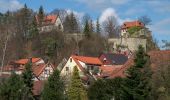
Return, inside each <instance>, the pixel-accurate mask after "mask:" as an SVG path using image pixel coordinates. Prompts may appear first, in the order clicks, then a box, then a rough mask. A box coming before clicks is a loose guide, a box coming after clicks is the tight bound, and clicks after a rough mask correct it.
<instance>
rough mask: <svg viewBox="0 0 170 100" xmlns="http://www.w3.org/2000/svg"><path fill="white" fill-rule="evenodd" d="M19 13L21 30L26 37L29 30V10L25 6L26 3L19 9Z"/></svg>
mask: <svg viewBox="0 0 170 100" xmlns="http://www.w3.org/2000/svg"><path fill="white" fill-rule="evenodd" d="M20 13H21V24H22V30H23V33H24V37H26V38H27V36H28V35H29V34H28V30H29V26H30V23H29V22H30V17H31V13H30V11H29V9H28V8H27V5H26V4H25V5H24V8H22V9H21V11H20Z"/></svg>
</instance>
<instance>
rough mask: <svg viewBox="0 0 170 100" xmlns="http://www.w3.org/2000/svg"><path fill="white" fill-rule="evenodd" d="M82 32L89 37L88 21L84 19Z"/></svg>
mask: <svg viewBox="0 0 170 100" xmlns="http://www.w3.org/2000/svg"><path fill="white" fill-rule="evenodd" d="M84 34H85V36H86V37H87V38H89V37H90V27H89V21H88V20H86V21H85V26H84Z"/></svg>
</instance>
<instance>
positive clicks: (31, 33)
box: [29, 17, 39, 39]
mask: <svg viewBox="0 0 170 100" xmlns="http://www.w3.org/2000/svg"><path fill="white" fill-rule="evenodd" d="M38 34H39V32H38V28H37V22H36V18H35V17H33V20H32V23H31V25H30V29H29V38H30V39H33V38H36V37H37V35H38Z"/></svg>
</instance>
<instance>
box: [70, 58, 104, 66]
mask: <svg viewBox="0 0 170 100" xmlns="http://www.w3.org/2000/svg"><path fill="white" fill-rule="evenodd" d="M72 57H73V58H74V59H77V60H79V61H81V62H84V63H86V64H94V65H102V62H101V61H100V59H99V58H97V57H85V56H72Z"/></svg>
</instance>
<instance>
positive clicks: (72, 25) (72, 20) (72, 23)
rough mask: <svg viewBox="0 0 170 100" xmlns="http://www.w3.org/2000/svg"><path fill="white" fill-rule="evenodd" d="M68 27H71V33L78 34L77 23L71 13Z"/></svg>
mask: <svg viewBox="0 0 170 100" xmlns="http://www.w3.org/2000/svg"><path fill="white" fill-rule="evenodd" d="M70 26H71V30H72V32H71V33H77V32H78V22H77V19H76V17H75V15H74V13H73V12H72V13H71V14H70Z"/></svg>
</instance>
